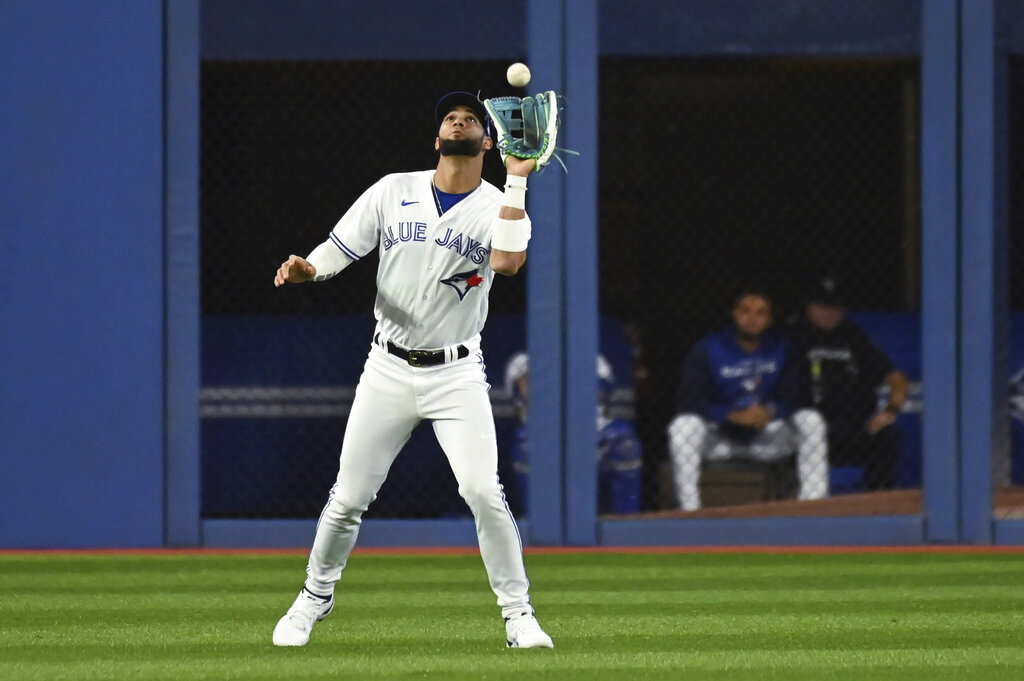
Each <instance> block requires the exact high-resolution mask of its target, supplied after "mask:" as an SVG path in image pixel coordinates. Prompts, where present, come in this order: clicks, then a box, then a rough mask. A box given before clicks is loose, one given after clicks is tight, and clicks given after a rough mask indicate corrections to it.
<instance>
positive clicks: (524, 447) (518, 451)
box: [505, 352, 643, 513]
mask: <svg viewBox="0 0 1024 681" xmlns="http://www.w3.org/2000/svg"><path fill="white" fill-rule="evenodd" d="M597 378H598V404H597V420H596V428H597V439H596V445H597V447H596V450H595V452H596V458H597V487H598V502H597V508H598V512H599V513H638V512H639V511H640V508H641V493H642V487H643V449H642V448H641V446H640V439H639V438H638V437H637V434H636V430H635V429H634V427H633V423H632V422H631V421H628V420H625V419H613V418H611V417H610V416H609V414H608V403H609V400H610V399H611V394H612V391H613V389H614V387H615V377H614V374H613V373H612V366H611V364H610V363H609V362H608V360H607V359H605V357H604V356H603V355H598V357H597ZM505 389H506V390H508V392H509V394H510V395H512V401H513V402H514V403H515V406H516V410H517V413H518V415H519V427H518V428H516V432H515V435H514V437H513V439H512V451H511V458H512V466H513V468H514V469H515V471H516V483H517V487H518V489H519V497H520V502H521V504H522V508H523V510H524V511H526V510H527V501H526V496H527V494H526V490H527V485H528V482H529V472H530V463H529V451H530V449H529V443H528V441H527V439H526V415H527V407H528V404H529V403H528V400H529V395H530V358H529V357H528V356H527V354H526V353H525V352H518V353H516V354H514V355H512V357H510V358H509V360H508V363H507V364H506V365H505Z"/></svg>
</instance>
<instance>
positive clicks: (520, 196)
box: [491, 156, 536, 276]
mask: <svg viewBox="0 0 1024 681" xmlns="http://www.w3.org/2000/svg"><path fill="white" fill-rule="evenodd" d="M506 167H507V168H508V178H507V179H506V180H505V199H504V201H502V203H501V209H500V210H499V211H498V219H497V220H496V221H495V223H494V234H493V236H492V238H491V269H492V270H494V271H495V272H497V273H498V274H506V275H509V276H511V275H514V274H515V273H517V272H518V271H519V269H520V268H521V267H522V266H523V264H524V263H525V262H526V245H527V243H528V242H529V240H530V235H531V233H532V228H531V225H530V218H529V217H527V215H526V178H527V177H528V176H529V174H530V173H532V172H533V170H534V168H535V167H536V162H535V161H534V160H533V159H528V158H527V159H524V158H516V157H514V156H509V157H508V158H507V159H506ZM503 247H504V248H503Z"/></svg>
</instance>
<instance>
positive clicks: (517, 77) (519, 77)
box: [505, 61, 530, 87]
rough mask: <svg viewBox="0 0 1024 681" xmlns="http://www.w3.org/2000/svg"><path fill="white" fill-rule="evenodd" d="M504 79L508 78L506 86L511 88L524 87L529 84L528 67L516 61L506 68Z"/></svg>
mask: <svg viewBox="0 0 1024 681" xmlns="http://www.w3.org/2000/svg"><path fill="white" fill-rule="evenodd" d="M505 77H506V78H508V84H509V85H511V86H512V87H526V85H527V83H529V82H530V67H529V66H527V65H526V64H524V63H522V62H520V61H517V62H516V63H515V64H513V65H512V66H510V67H508V71H506V72H505Z"/></svg>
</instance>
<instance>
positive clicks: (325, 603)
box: [274, 588, 334, 646]
mask: <svg viewBox="0 0 1024 681" xmlns="http://www.w3.org/2000/svg"><path fill="white" fill-rule="evenodd" d="M332 610H334V596H329V597H327V599H324V598H321V597H320V596H317V595H315V594H313V593H311V592H309V591H307V590H306V589H305V588H303V589H302V591H300V592H299V597H298V598H296V599H295V602H294V603H293V604H292V607H290V608H289V609H288V612H287V613H286V614H285V616H284V617H282V618H281V619H280V620H279V621H278V623H277V626H276V627H274V645H275V646H304V645H306V644H307V643H309V635H310V634H311V633H312V632H313V625H314V624H316V623H317V622H319V621H320V620H322V619H323V618H325V617H327V616H328V615H330V614H331V611H332Z"/></svg>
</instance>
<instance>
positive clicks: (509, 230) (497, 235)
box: [491, 217, 533, 253]
mask: <svg viewBox="0 0 1024 681" xmlns="http://www.w3.org/2000/svg"><path fill="white" fill-rule="evenodd" d="M532 234H533V228H532V227H531V226H530V218H529V217H525V218H521V219H519V220H506V219H505V218H495V219H494V228H493V230H492V231H491V248H497V249H498V250H499V251H508V252H509V253H519V252H520V251H525V250H526V246H527V244H529V243H530V236H531V235H532Z"/></svg>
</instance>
